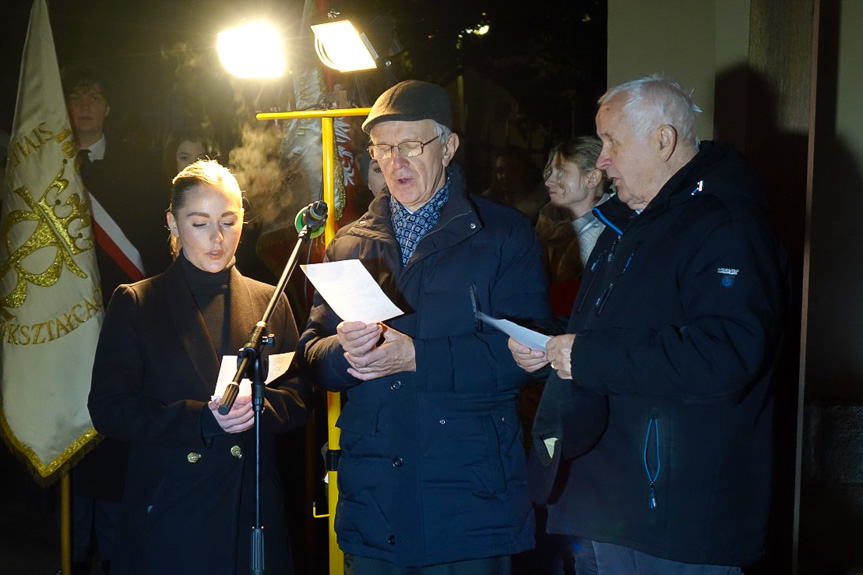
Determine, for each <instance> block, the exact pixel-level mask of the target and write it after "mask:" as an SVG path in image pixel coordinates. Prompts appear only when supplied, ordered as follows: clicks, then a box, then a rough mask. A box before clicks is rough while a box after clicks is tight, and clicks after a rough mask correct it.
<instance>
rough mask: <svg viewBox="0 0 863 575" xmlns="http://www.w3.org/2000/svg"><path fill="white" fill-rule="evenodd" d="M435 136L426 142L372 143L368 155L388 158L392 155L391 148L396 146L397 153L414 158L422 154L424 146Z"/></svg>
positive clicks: (378, 158) (432, 140)
mask: <svg viewBox="0 0 863 575" xmlns="http://www.w3.org/2000/svg"><path fill="white" fill-rule="evenodd" d="M437 139H438V137H437V136H435V137H434V138H432V139H431V140H429V141H428V142H402V143H401V144H396V145H394V146H393V145H390V144H372V145H371V146H369V155H370V156H371V157H372V158H374V159H375V160H389V159H390V158H392V157H393V148H398V150H399V154H400V155H401V156H403V157H405V158H415V157H417V156H419V155H422V153H423V150H424V149H425V147H426V146H428V145H429V144H431V143H432V142H434V141H435V140H437Z"/></svg>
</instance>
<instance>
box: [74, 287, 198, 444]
mask: <svg viewBox="0 0 863 575" xmlns="http://www.w3.org/2000/svg"><path fill="white" fill-rule="evenodd" d="M145 339H146V338H145V337H144V334H143V333H142V329H141V309H140V306H139V300H138V295H137V293H136V292H135V291H134V289H132V288H131V287H129V286H120V287H118V288H117V290H116V291H115V292H114V295H113V297H112V298H111V303H110V304H109V305H108V311H107V313H106V314H105V323H104V324H103V326H102V331H101V332H100V334H99V343H98V345H97V347H96V357H95V359H94V362H93V377H92V380H91V387H90V396H89V399H88V403H87V406H88V408H89V410H90V417H91V418H92V420H93V425H94V426H95V428H96V430H97V431H98V432H99V433H102V434H104V435H107V436H109V437H114V438H116V439H120V440H123V441H128V442H130V443H133V444H134V443H138V442H146V443H150V444H154V445H161V446H179V445H190V444H200V445H202V446H203V445H204V438H203V434H202V431H201V425H202V423H201V421H202V417H201V412H202V410H203V409H205V406H206V402H203V401H194V400H183V401H176V402H173V403H169V404H165V403H163V402H162V401H160V400H159V399H158V398H157V397H155V396H154V395H152V394H149V393H148V390H147V386H146V385H145V376H144V372H145V365H144V360H143V354H142V349H143V346H145V345H147V342H146V341H145Z"/></svg>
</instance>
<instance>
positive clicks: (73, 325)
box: [63, 313, 81, 331]
mask: <svg viewBox="0 0 863 575" xmlns="http://www.w3.org/2000/svg"><path fill="white" fill-rule="evenodd" d="M74 317H75V314H74V313H71V314H68V313H64V314H63V320H65V322H66V325H68V326H69V331H74V330H75V329H76V328H77V327H78V326H79V325H81V324H80V323H79V322H74V321H72V318H74Z"/></svg>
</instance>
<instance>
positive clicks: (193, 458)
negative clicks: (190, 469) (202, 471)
mask: <svg viewBox="0 0 863 575" xmlns="http://www.w3.org/2000/svg"><path fill="white" fill-rule="evenodd" d="M200 460H201V454H200V453H198V452H197V451H190V452H189V455H187V456H186V461H188V462H189V463H198V461H200Z"/></svg>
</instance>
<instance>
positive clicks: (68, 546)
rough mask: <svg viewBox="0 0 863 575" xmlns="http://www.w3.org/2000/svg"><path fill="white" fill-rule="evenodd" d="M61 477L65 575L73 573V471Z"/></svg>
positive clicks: (62, 559)
mask: <svg viewBox="0 0 863 575" xmlns="http://www.w3.org/2000/svg"><path fill="white" fill-rule="evenodd" d="M62 473H63V475H62V476H61V477H60V569H61V572H62V573H63V575H69V574H70V573H72V480H71V479H70V477H71V476H72V471H71V470H69V469H67V470H66V471H63V472H62Z"/></svg>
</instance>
